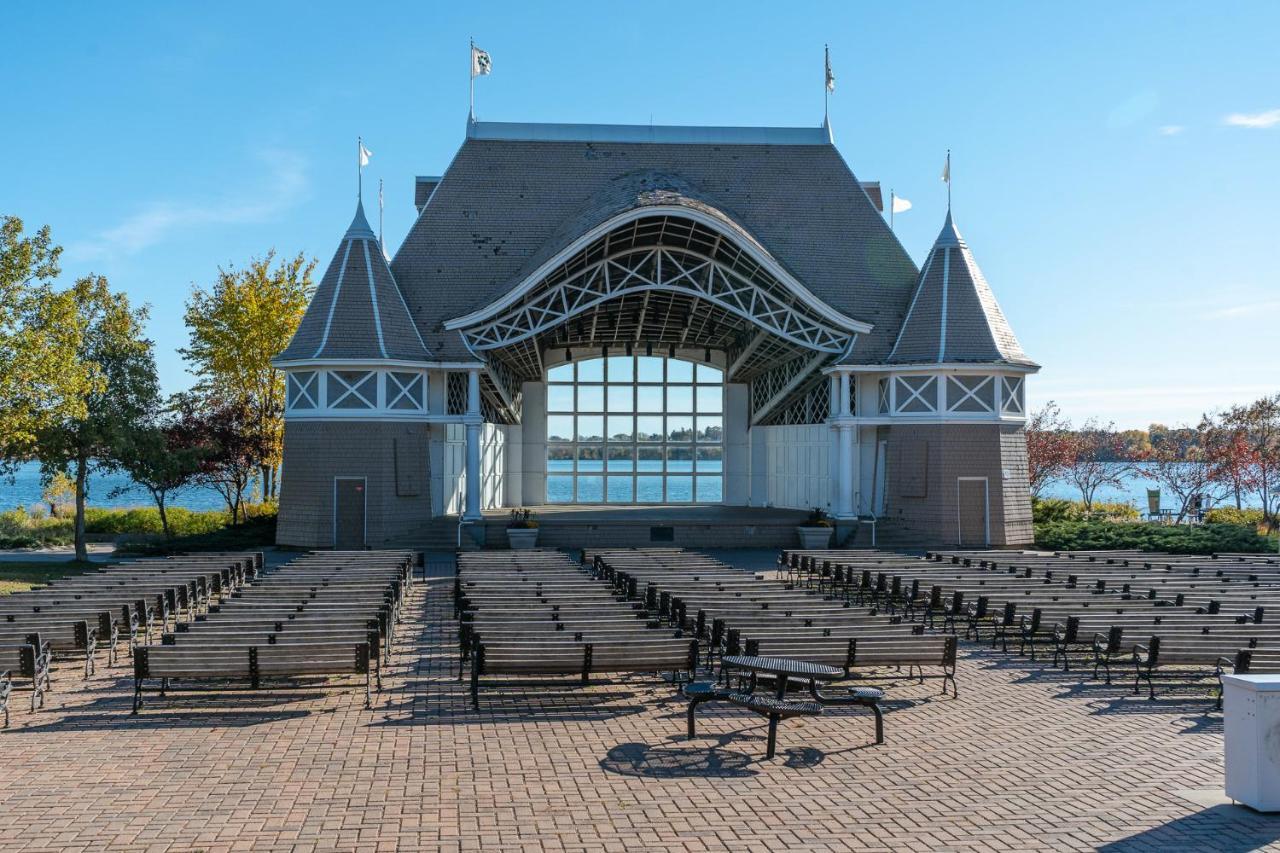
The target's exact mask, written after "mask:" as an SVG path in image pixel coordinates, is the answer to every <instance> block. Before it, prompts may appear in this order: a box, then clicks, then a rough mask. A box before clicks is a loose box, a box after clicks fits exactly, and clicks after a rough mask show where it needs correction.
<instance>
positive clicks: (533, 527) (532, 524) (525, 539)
mask: <svg viewBox="0 0 1280 853" xmlns="http://www.w3.org/2000/svg"><path fill="white" fill-rule="evenodd" d="M507 544H509V545H510V546H511V550H513V551H525V550H528V549H530V548H533V547H535V546H536V545H537V544H538V520H537V519H536V518H534V517H533V510H530V509H525V508H524V507H519V508H517V509H513V510H511V517H510V518H509V519H508V520H507Z"/></svg>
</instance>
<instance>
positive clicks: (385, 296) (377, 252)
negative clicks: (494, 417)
mask: <svg viewBox="0 0 1280 853" xmlns="http://www.w3.org/2000/svg"><path fill="white" fill-rule="evenodd" d="M319 358H325V359H351V360H353V361H355V360H358V361H370V360H383V359H387V360H399V361H427V360H430V358H431V355H430V353H429V352H427V347H426V345H425V344H424V343H423V342H422V336H421V335H420V334H419V333H418V328H417V325H416V324H415V323H414V321H413V318H412V317H411V316H410V315H409V309H408V307H406V305H405V301H404V297H403V295H402V294H401V293H400V288H399V287H398V286H397V285H396V280H395V277H394V276H392V274H391V269H390V267H388V266H387V259H386V256H385V255H384V254H383V252H382V247H381V246H380V245H379V244H378V238H377V236H376V235H375V234H374V233H373V229H372V228H370V227H369V222H368V220H367V219H365V215H364V204H363V202H361V203H357V205H356V215H355V218H354V219H353V220H352V221H351V227H350V228H348V229H347V233H346V236H344V237H343V238H342V243H341V244H340V245H339V246H338V251H337V252H336V253H334V256H333V260H332V261H331V262H330V263H329V268H328V269H327V270H326V271H325V274H324V278H322V279H321V280H320V285H319V286H318V287H317V288H316V292H315V295H314V296H312V298H311V304H310V305H309V306H307V313H306V314H305V315H304V316H303V318H302V323H301V324H300V325H299V326H298V331H297V333H295V334H294V336H293V340H292V341H290V342H289V346H288V347H287V348H285V351H284V352H282V353H281V354H280V355H279V356H278V357H277V358H276V360H277V361H279V362H286V361H302V360H308V359H319Z"/></svg>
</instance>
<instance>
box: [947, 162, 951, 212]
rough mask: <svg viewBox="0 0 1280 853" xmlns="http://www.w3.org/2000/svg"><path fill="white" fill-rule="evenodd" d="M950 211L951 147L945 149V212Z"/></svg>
mask: <svg viewBox="0 0 1280 853" xmlns="http://www.w3.org/2000/svg"><path fill="white" fill-rule="evenodd" d="M950 212H951V149H950V148H948V149H947V213H950Z"/></svg>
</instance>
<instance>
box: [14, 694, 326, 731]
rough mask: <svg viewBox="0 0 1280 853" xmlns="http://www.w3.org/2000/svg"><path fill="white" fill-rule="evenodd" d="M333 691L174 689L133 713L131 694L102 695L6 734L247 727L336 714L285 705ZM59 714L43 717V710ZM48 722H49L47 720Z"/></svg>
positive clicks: (36, 718)
mask: <svg viewBox="0 0 1280 853" xmlns="http://www.w3.org/2000/svg"><path fill="white" fill-rule="evenodd" d="M332 695H333V693H332V692H329V691H324V692H322V691H316V690H280V691H271V690H261V691H258V692H253V693H251V692H249V691H225V692H219V691H217V690H209V691H199V692H196V691H183V690H174V691H171V692H170V694H169V696H166V697H159V696H154V695H152V696H148V697H147V699H146V702H145V704H144V705H143V706H142V710H141V711H140V712H139V713H137V714H132V713H130V710H131V708H132V707H133V696H132V693H129V694H127V695H113V696H104V697H102V698H99V699H95V700H93V701H92V702H89V703H88V704H85V705H80V706H76V707H74V708H70V709H64V710H61V711H48V712H36V714H35V715H32V716H28V717H27V718H26V720H28V721H29V722H26V724H23V725H19V726H15V727H14V728H11V729H8V730H6V731H4V732H3V734H21V733H26V732H70V731H136V730H138V729H183V728H246V727H249V726H256V725H261V724H263V723H272V722H278V721H282V720H295V719H300V718H302V717H307V716H310V715H312V714H325V713H335V712H336V711H337V710H339V709H337V708H326V709H319V710H316V709H305V708H287V707H281V706H285V705H294V704H296V703H298V702H311V701H315V700H317V699H324V698H326V697H329V696H332ZM44 713H48V714H50V715H57V716H56V717H54V718H52V719H50V718H44V719H42V717H43V714H44ZM45 720H47V722H46V721H45Z"/></svg>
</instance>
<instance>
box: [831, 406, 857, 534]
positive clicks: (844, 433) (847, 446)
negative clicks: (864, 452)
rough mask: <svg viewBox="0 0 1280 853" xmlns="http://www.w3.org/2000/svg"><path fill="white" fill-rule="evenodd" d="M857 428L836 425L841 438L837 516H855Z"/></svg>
mask: <svg viewBox="0 0 1280 853" xmlns="http://www.w3.org/2000/svg"><path fill="white" fill-rule="evenodd" d="M856 429H857V427H856V426H854V425H853V424H840V425H839V426H837V427H836V430H837V431H838V432H839V438H840V482H839V484H838V489H839V491H838V495H839V498H838V501H837V503H836V517H837V518H853V517H854V515H855V512H854V506H853V480H854V464H853V437H854V434H855V433H854V431H855V430H856Z"/></svg>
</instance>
